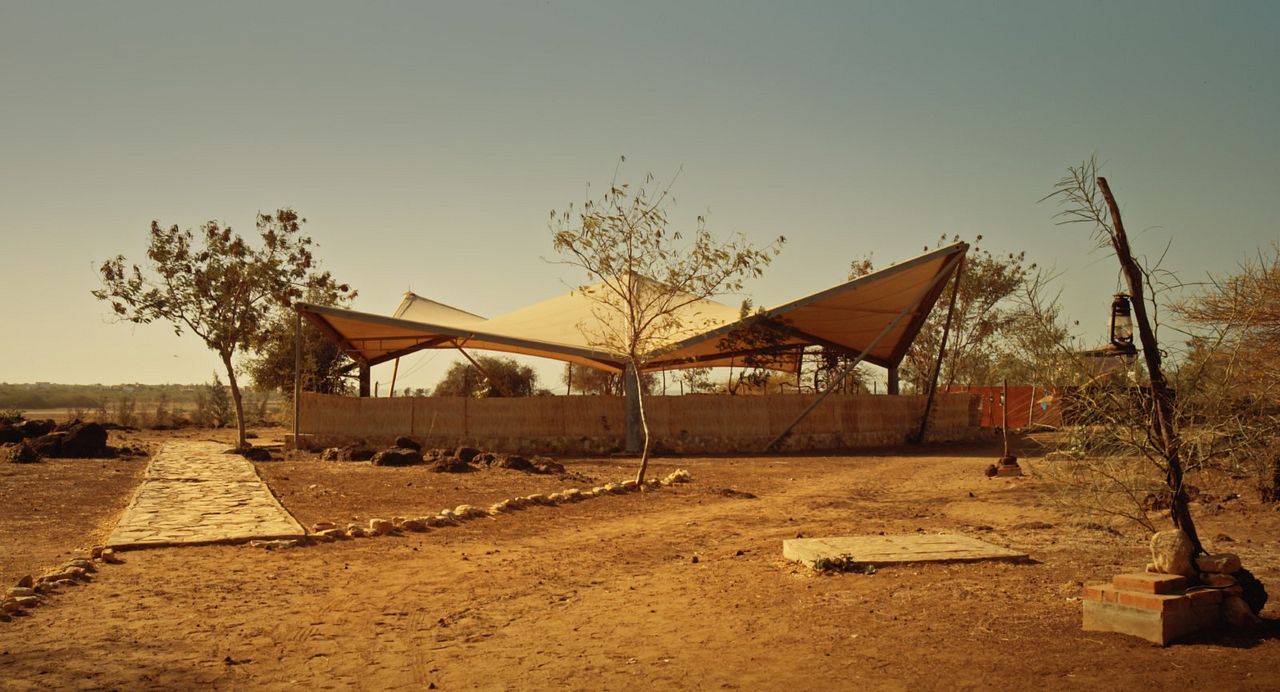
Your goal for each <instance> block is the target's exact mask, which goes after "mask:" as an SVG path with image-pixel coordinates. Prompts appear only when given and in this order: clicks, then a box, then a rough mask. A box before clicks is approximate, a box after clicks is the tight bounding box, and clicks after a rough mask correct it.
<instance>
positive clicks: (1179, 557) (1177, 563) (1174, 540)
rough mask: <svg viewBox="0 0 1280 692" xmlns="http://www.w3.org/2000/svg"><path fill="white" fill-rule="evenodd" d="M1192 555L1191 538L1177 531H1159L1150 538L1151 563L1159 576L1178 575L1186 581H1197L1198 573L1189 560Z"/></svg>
mask: <svg viewBox="0 0 1280 692" xmlns="http://www.w3.org/2000/svg"><path fill="white" fill-rule="evenodd" d="M1194 553H1195V547H1194V546H1193V545H1192V544H1191V538H1189V537H1188V536H1187V534H1186V533H1185V532H1183V531H1181V530H1179V529H1172V530H1169V531H1160V532H1159V533H1156V534H1154V535H1153V536H1151V562H1152V563H1153V564H1155V566H1156V569H1157V570H1158V571H1159V572H1160V573H1161V574H1180V575H1182V576H1184V577H1187V578H1188V579H1192V580H1194V579H1197V578H1198V577H1199V576H1200V575H1199V571H1198V570H1197V569H1196V566H1195V563H1194V562H1192V559H1191V556H1192V555H1193V554H1194Z"/></svg>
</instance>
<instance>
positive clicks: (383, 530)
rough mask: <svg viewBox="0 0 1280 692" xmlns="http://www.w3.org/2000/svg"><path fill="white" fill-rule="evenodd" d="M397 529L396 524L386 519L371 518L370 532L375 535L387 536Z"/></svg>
mask: <svg viewBox="0 0 1280 692" xmlns="http://www.w3.org/2000/svg"><path fill="white" fill-rule="evenodd" d="M395 529H396V527H395V525H394V524H392V523H391V522H389V521H387V520H386V519H370V520H369V533H371V534H373V535H375V536H385V535H387V534H389V533H391V532H392V531H395Z"/></svg>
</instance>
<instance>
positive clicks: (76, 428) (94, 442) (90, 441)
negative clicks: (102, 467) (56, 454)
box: [61, 423, 112, 459]
mask: <svg viewBox="0 0 1280 692" xmlns="http://www.w3.org/2000/svg"><path fill="white" fill-rule="evenodd" d="M64 435H65V436H64V437H63V438H62V444H61V454H62V456H64V457H70V458H73V459H102V458H105V457H110V456H112V452H111V448H110V447H108V446H107V430H106V428H103V427H102V426H101V425H99V424H97V423H76V424H74V425H72V426H71V427H69V428H67V430H66V433H65V434H64Z"/></svg>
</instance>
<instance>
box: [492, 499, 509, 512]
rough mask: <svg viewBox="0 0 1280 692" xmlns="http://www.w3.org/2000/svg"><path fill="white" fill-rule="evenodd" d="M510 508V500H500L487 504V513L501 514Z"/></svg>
mask: <svg viewBox="0 0 1280 692" xmlns="http://www.w3.org/2000/svg"><path fill="white" fill-rule="evenodd" d="M510 510H511V500H502V501H500V502H495V503H493V504H491V505H489V514H502V513H503V512H508V511H510Z"/></svg>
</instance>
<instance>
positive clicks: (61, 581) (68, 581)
mask: <svg viewBox="0 0 1280 692" xmlns="http://www.w3.org/2000/svg"><path fill="white" fill-rule="evenodd" d="M51 583H52V584H54V585H55V586H64V587H65V586H80V582H78V581H76V580H75V579H59V580H58V581H55V582H51Z"/></svg>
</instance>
